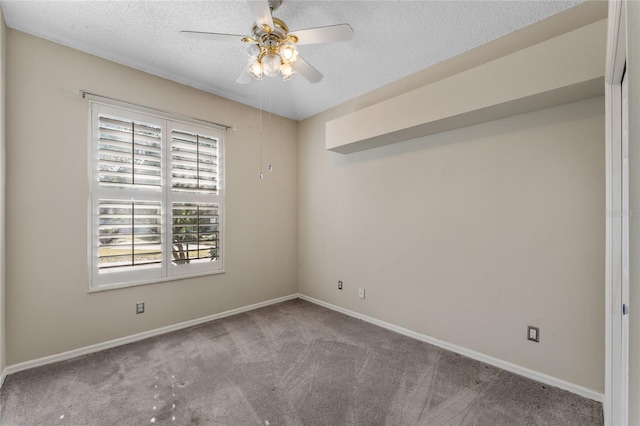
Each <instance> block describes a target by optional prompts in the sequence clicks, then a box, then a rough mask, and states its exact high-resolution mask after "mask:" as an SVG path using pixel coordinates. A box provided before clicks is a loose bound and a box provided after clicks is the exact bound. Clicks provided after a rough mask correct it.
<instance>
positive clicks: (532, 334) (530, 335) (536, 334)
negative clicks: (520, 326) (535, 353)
mask: <svg viewBox="0 0 640 426" xmlns="http://www.w3.org/2000/svg"><path fill="white" fill-rule="evenodd" d="M527 340H531V341H532V342H539V341H540V329H539V328H538V327H532V326H529V327H527Z"/></svg>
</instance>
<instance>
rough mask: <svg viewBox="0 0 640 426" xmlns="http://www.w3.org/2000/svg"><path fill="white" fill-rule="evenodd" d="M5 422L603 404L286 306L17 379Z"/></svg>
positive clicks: (548, 416) (385, 418)
mask: <svg viewBox="0 0 640 426" xmlns="http://www.w3.org/2000/svg"><path fill="white" fill-rule="evenodd" d="M0 403H1V404H2V405H1V407H0V410H1V413H0V423H1V424H2V425H58V424H63V425H150V424H163V425H175V424H177V425H367V426H369V425H382V424H385V425H458V424H465V425H467V424H469V425H472V424H478V425H492V426H493V425H516V424H523V425H524V424H527V425H535V424H541V425H568V424H574V425H592V424H593V425H596V424H598V425H601V424H602V423H603V417H602V405H601V404H599V403H597V402H594V401H591V400H588V399H584V398H581V397H579V396H576V395H574V394H571V393H569V392H565V391H562V390H559V389H556V388H552V387H550V386H546V385H542V384H540V383H537V382H535V381H532V380H529V379H526V378H523V377H520V376H517V375H514V374H511V373H509V372H506V371H503V370H500V369H498V368H495V367H492V366H489V365H486V364H483V363H481V362H477V361H474V360H471V359H468V358H466V357H463V356H460V355H457V354H454V353H451V352H448V351H445V350H442V349H439V348H437V347H435V346H431V345H429V344H426V343H422V342H419V341H416V340H413V339H410V338H408V337H404V336H402V335H399V334H396V333H393V332H390V331H388V330H385V329H382V328H379V327H376V326H374V325H371V324H368V323H365V322H363V321H360V320H356V319H353V318H350V317H347V316H344V315H342V314H339V313H336V312H333V311H330V310H328V309H325V308H322V307H319V306H316V305H314V304H311V303H308V302H305V301H302V300H293V301H290V302H285V303H281V304H278V305H273V306H269V307H266V308H262V309H258V310H255V311H251V312H248V313H245V314H240V315H236V316H234V317H229V318H225V319H221V320H217V321H212V322H209V323H206V324H204V325H200V326H197V327H193V328H189V329H186V330H181V331H177V332H174V333H170V334H167V335H164V336H160V337H156V338H151V339H148V340H145V341H142V342H138V343H133V344H130V345H126V346H122V347H119V348H115V349H111V350H107V351H104V352H101V353H97V354H92V355H87V356H84V357H81V358H77V359H74V360H71V361H66V362H61V363H58V364H55V365H50V366H46V367H41V368H37V369H33V370H29V371H24V372H21V373H16V374H13V375H11V376H9V377H8V378H7V379H6V382H5V385H4V387H3V388H2V391H1V392H0Z"/></svg>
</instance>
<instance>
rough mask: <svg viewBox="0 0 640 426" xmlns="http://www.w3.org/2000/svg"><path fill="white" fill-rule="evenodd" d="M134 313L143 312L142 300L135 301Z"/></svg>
mask: <svg viewBox="0 0 640 426" xmlns="http://www.w3.org/2000/svg"><path fill="white" fill-rule="evenodd" d="M136 314H144V302H138V303H136Z"/></svg>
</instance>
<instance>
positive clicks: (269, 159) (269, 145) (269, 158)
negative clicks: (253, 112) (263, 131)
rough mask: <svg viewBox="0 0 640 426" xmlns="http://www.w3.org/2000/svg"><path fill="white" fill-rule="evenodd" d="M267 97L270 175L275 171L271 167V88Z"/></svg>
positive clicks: (268, 167)
mask: <svg viewBox="0 0 640 426" xmlns="http://www.w3.org/2000/svg"><path fill="white" fill-rule="evenodd" d="M267 96H269V139H268V156H269V166H267V170H268V171H269V173H271V171H272V170H273V166H272V165H271V164H272V163H271V86H269V91H268V92H267Z"/></svg>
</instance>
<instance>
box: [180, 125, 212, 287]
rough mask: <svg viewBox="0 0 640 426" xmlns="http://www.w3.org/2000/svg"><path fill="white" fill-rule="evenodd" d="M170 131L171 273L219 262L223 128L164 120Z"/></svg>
mask: <svg viewBox="0 0 640 426" xmlns="http://www.w3.org/2000/svg"><path fill="white" fill-rule="evenodd" d="M168 126H169V127H168V129H169V130H168V131H169V132H170V133H171V160H170V163H171V191H170V193H169V199H170V200H171V211H170V212H171V243H172V246H171V256H172V265H171V269H170V275H173V274H181V273H182V270H184V269H185V267H186V266H188V267H189V268H190V269H192V270H200V269H211V268H221V267H222V244H221V243H222V238H221V235H222V208H221V206H222V196H221V190H220V180H221V179H220V178H221V173H220V170H221V161H220V160H221V156H220V140H221V136H222V135H221V133H220V132H216V131H214V130H213V129H207V128H202V127H198V126H192V125H187V124H185V123H176V122H169V123H168Z"/></svg>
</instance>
